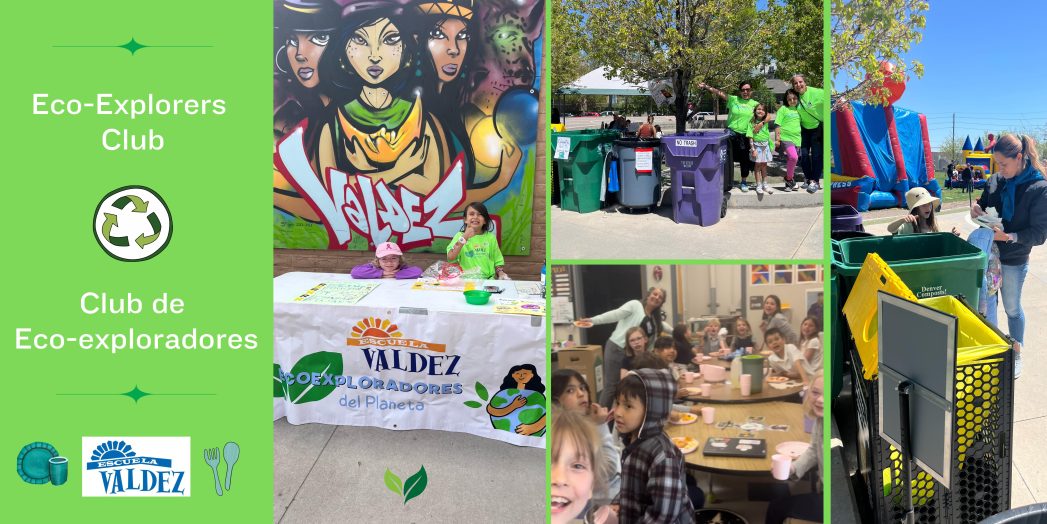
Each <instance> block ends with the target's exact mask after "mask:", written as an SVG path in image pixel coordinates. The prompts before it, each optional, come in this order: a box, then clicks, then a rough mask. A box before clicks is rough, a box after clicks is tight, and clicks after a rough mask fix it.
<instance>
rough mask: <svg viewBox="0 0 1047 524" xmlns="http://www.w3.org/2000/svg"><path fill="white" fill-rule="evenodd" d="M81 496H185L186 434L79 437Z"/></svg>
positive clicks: (187, 491) (186, 467) (187, 488)
mask: <svg viewBox="0 0 1047 524" xmlns="http://www.w3.org/2000/svg"><path fill="white" fill-rule="evenodd" d="M81 447H82V449H83V455H82V457H83V458H82V460H83V463H84V464H83V489H82V495H83V496H85V497H188V496H189V486H190V476H189V470H190V460H189V455H190V449H191V448H190V445H189V437H83V438H82V439H81Z"/></svg>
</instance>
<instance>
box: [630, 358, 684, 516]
mask: <svg viewBox="0 0 1047 524" xmlns="http://www.w3.org/2000/svg"><path fill="white" fill-rule="evenodd" d="M675 396H676V381H674V380H673V379H672V374H671V373H670V372H669V370H661V369H640V370H636V371H632V372H630V373H629V374H628V375H627V376H626V377H625V378H624V379H623V380H622V381H621V382H620V383H619V384H618V390H617V392H616V397H617V406H616V407H615V410H614V426H615V429H617V430H618V433H619V434H620V435H621V436H622V440H623V442H624V443H625V450H624V451H623V452H622V486H621V490H620V491H619V493H618V498H617V499H615V502H616V503H617V504H618V521H619V522H623V523H624V522H664V523H690V522H694V507H693V505H692V504H691V500H690V499H689V497H688V494H687V491H688V490H687V487H688V486H687V481H686V477H687V474H686V472H685V470H684V460H683V454H682V453H680V449H679V448H677V447H676V445H675V444H673V442H672V440H670V439H669V437H668V436H667V435H666V434H665V431H664V429H663V426H664V425H665V423H666V418H667V417H668V416H669V411H670V410H671V406H672V399H673V398H674V397H675Z"/></svg>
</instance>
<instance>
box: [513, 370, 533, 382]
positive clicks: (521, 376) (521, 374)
mask: <svg viewBox="0 0 1047 524" xmlns="http://www.w3.org/2000/svg"><path fill="white" fill-rule="evenodd" d="M532 378H534V373H531V371H530V370H527V369H518V370H516V371H515V372H513V380H515V381H517V382H519V383H520V384H526V383H528V382H530V381H531V379H532Z"/></svg>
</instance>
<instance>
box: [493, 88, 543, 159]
mask: <svg viewBox="0 0 1047 524" xmlns="http://www.w3.org/2000/svg"><path fill="white" fill-rule="evenodd" d="M494 126H495V128H496V129H497V130H498V133H499V134H500V135H502V136H503V137H511V138H512V139H513V141H515V142H516V143H517V144H519V145H521V146H528V145H531V144H533V143H534V141H535V139H536V138H537V136H538V94H537V93H535V92H534V91H533V90H530V89H527V88H519V87H518V88H513V89H510V90H508V91H506V92H505V93H503V94H502V97H501V98H499V99H498V104H497V105H495V108H494Z"/></svg>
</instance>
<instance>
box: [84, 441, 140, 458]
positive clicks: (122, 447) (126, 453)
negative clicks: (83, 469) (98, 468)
mask: <svg viewBox="0 0 1047 524" xmlns="http://www.w3.org/2000/svg"><path fill="white" fill-rule="evenodd" d="M133 456H135V452H134V451H131V446H130V445H128V444H127V443H125V442H124V441H122V440H121V441H115V440H110V441H108V442H103V443H102V444H100V445H99V446H98V447H96V448H95V450H94V451H92V452H91V460H106V459H115V458H126V457H133Z"/></svg>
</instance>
